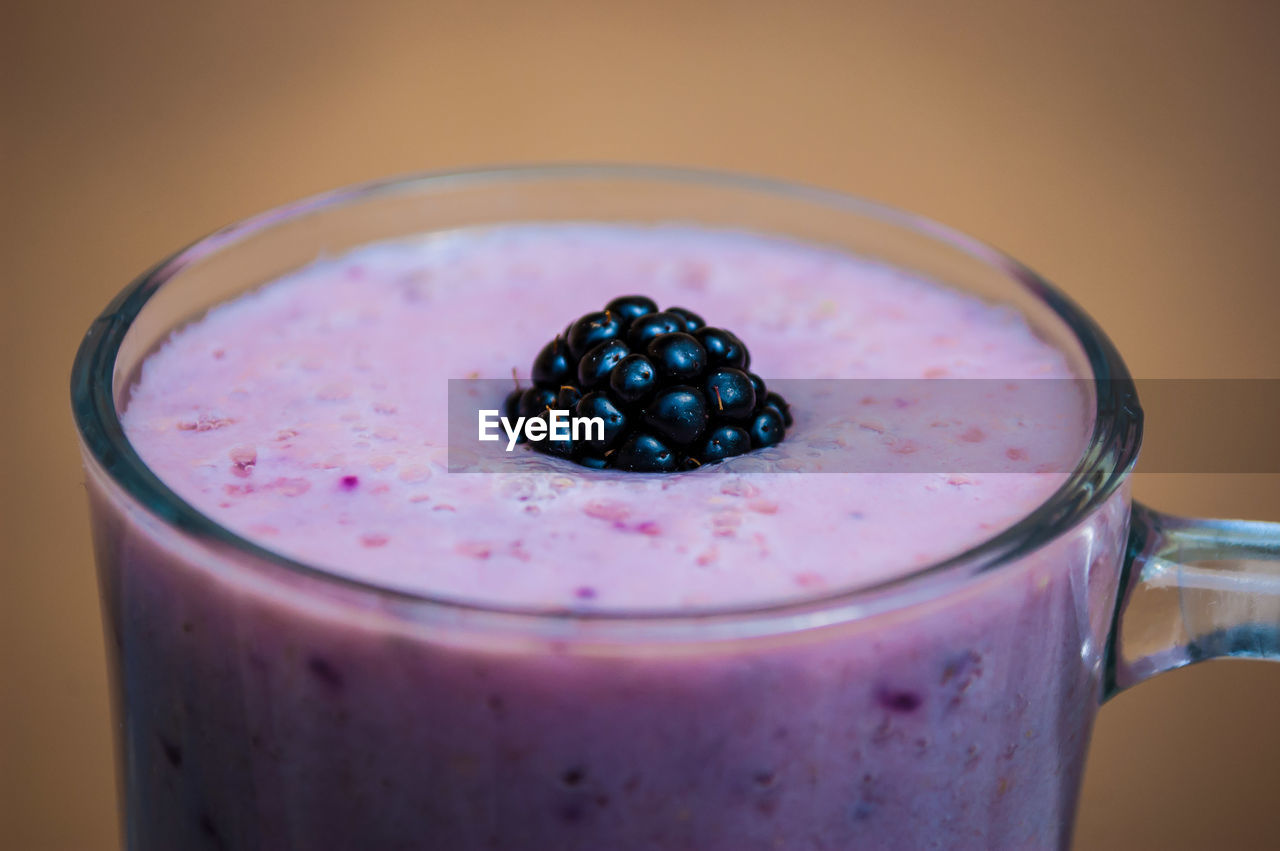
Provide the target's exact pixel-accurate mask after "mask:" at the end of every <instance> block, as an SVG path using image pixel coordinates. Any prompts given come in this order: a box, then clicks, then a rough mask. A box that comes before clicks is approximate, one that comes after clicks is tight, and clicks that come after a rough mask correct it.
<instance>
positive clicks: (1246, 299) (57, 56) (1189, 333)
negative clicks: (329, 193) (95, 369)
mask: <svg viewBox="0 0 1280 851" xmlns="http://www.w3.org/2000/svg"><path fill="white" fill-rule="evenodd" d="M3 9H4V15H3V19H0V39H3V43H0V57H3V59H2V61H3V62H4V68H3V71H2V73H0V80H3V92H4V103H3V111H2V112H0V119H2V121H3V123H2V125H0V130H2V131H3V137H2V138H0V155H2V162H3V169H2V171H0V174H3V179H4V182H3V190H2V192H3V195H2V199H3V203H0V216H2V217H3V221H2V222H0V246H2V247H3V253H2V254H0V256H2V257H3V260H4V261H5V263H4V276H3V278H0V287H2V288H3V297H4V304H3V309H2V310H0V317H2V321H3V323H4V324H3V329H0V330H2V332H3V333H2V337H0V340H2V342H0V345H2V346H3V347H4V348H3V356H4V363H6V364H9V365H10V366H9V368H8V369H7V370H6V371H5V375H4V396H3V398H4V399H5V401H6V402H7V403H8V407H7V411H6V412H5V414H4V415H3V416H2V417H0V422H2V423H3V424H2V425H0V428H2V429H3V433H2V434H0V445H2V446H3V447H4V454H3V459H4V461H3V473H4V475H3V478H2V479H0V494H3V496H0V500H2V501H3V506H2V511H0V518H2V520H3V524H4V525H3V538H2V540H3V541H4V542H5V543H4V544H3V550H2V552H3V554H4V558H3V572H2V573H0V672H2V676H3V679H0V847H5V848H14V849H23V851H25V850H26V849H59V851H61V849H100V848H101V849H110V848H114V847H115V833H114V831H115V815H114V802H113V786H112V783H113V780H112V769H111V751H110V725H109V721H108V717H107V714H106V682H105V671H104V661H103V650H102V645H101V636H100V621H99V617H98V610H97V600H96V589H95V584H94V578H93V573H92V569H91V563H90V552H89V542H88V536H87V531H86V523H85V518H84V516H83V513H84V506H83V502H82V495H81V489H80V484H79V479H80V473H79V470H78V459H77V456H76V452H75V445H74V444H75V439H74V435H73V432H72V428H71V421H70V416H69V413H68V402H67V391H66V383H67V382H66V376H67V372H68V369H69V366H70V362H71V356H72V353H73V350H74V348H75V346H76V343H77V341H78V338H79V336H80V334H81V333H82V332H83V331H84V329H85V328H86V327H87V326H88V324H89V322H90V321H91V319H92V318H93V316H94V315H95V314H96V313H97V312H98V310H99V309H100V308H101V307H103V306H104V305H105V304H106V302H107V300H108V299H109V298H110V297H111V296H112V295H113V294H114V293H115V292H116V291H117V290H119V289H120V288H121V287H122V286H123V285H124V284H126V283H127V282H128V281H129V279H130V278H131V277H132V276H133V275H134V274H135V273H137V272H139V271H140V270H142V269H143V268H144V267H145V266H147V265H148V264H149V263H150V262H152V261H154V260H156V259H158V258H159V257H160V256H161V255H163V254H165V253H167V252H169V251H170V250H172V249H174V248H176V247H178V246H179V245H181V244H183V243H185V242H187V241H189V240H191V239H193V238H195V237H197V236H199V235H201V234H203V233H205V232H207V231H209V230H211V229H213V228H215V227H217V226H219V225H221V224H224V223H226V222H229V221H231V220H234V219H238V218H240V217H243V216H245V215H248V214H250V213H253V212H256V211H258V210H260V209H262V208H265V207H269V206H272V205H276V204H279V203H281V202H284V201H287V200H290V199H293V198H295V197H299V196H303V195H307V194H310V193H313V192H316V191H319V190H322V189H325V188H329V187H333V186H337V185H340V184H345V183H348V182H352V181H357V180H363V179H367V178H371V177H375V176H380V175H384V174H389V173H396V172H404V171H410V170H419V169H429V168H440V167H445V166H458V165H465V164H482V163H494V162H506V161H525V160H576V159H593V160H598V159H606V160H641V161H649V162H660V163H680V164H694V165H706V166H714V167H720V168H727V169H737V170H746V171H752V172H759V173H764V174H768V175H773V176H778V177H785V178H791V179H796V180H801V181H807V182H811V183H817V184H821V185H824V186H829V187H834V188H838V189H843V190H848V191H851V192H855V193H859V194H863V195H868V196H871V197H874V198H877V199H881V200H884V201H888V202H890V203H893V204H896V205H899V206H902V207H907V208H910V209H913V210H917V211H920V212H922V213H925V214H927V215H929V216H932V217H934V218H937V219H940V220H942V221H944V222H947V223H949V224H952V225H954V226H957V227H959V228H961V229H962V230H965V231H968V232H970V233H972V234H974V235H977V236H979V237H981V238H983V239H986V240H988V241H990V242H993V243H995V244H996V245H999V246H1001V247H1002V248H1005V249H1006V250H1008V251H1010V252H1012V253H1013V254H1015V255H1016V256H1018V257H1020V258H1022V259H1024V260H1025V261H1027V262H1028V263H1029V264H1030V265H1031V266H1033V267H1034V268H1036V269H1038V270H1039V271H1041V272H1042V273H1044V274H1046V275H1047V276H1048V277H1049V278H1050V279H1052V280H1055V281H1057V282H1058V283H1059V284H1060V285H1061V286H1062V287H1063V288H1065V289H1066V290H1067V291H1068V292H1069V293H1071V294H1072V295H1073V296H1074V297H1076V298H1077V299H1078V300H1079V301H1080V302H1082V303H1083V304H1084V306H1085V307H1086V308H1087V309H1088V310H1090V311H1091V312H1092V313H1093V314H1094V315H1095V316H1096V317H1098V319H1099V320H1100V321H1101V322H1102V324H1103V325H1104V326H1105V327H1106V328H1108V329H1109V330H1110V332H1111V333H1112V335H1113V336H1114V338H1115V339H1116V342H1117V343H1118V344H1119V345H1120V347H1121V349H1122V350H1123V351H1124V352H1125V353H1126V355H1127V357H1128V359H1129V362H1130V364H1131V365H1132V367H1133V368H1134V370H1135V372H1137V373H1138V374H1140V375H1143V376H1148V377H1163V376H1177V377H1212V376H1238V377H1240V376H1258V377H1273V378H1277V377H1280V343H1278V342H1277V335H1276V328H1277V308H1278V307H1280V296H1277V292H1276V290H1277V285H1278V284H1280V275H1278V272H1277V270H1278V269H1280V240H1277V233H1278V232H1280V228H1278V225H1280V169H1277V168H1276V164H1275V157H1276V153H1277V152H1278V151H1280V107H1278V106H1277V105H1278V104H1280V48H1277V45H1278V44H1280V4H1276V3H1272V2H1268V0H1259V2H1225V0H1218V2H1213V0H1203V2H1172V0H1167V1H1166V2H1161V0H1151V1H1150V2H1147V3H1136V2H1084V3H1081V2H1060V3H1053V2H1035V0H1026V2H992V3H985V4H983V3H969V2H965V3H961V2H946V0H938V2H919V0H897V2H874V3H866V2H830V3H821V2H807V0H787V1H786V2H771V3H763V2H754V0H750V1H747V0H738V2H723V3H722V2H696V0H685V2H674V0H649V2H643V3H620V2H615V3H606V2H598V3H588V2H562V3H537V2H502V3H486V2H479V1H478V0H477V2H470V3H462V2H458V3H433V2H429V0H416V2H409V3H404V4H400V5H393V4H385V3H372V2H366V3H359V2H350V3H346V4H342V3H334V2H327V0H325V1H324V2H307V3H304V2H298V3H268V2H253V0H237V2H209V1H208V0H206V2H193V1H192V0H182V2H173V0H154V2H137V0H124V2H111V3H99V2H90V0H80V1H79V2H77V0H68V2H52V1H51V2H36V0H32V2H28V3H21V2H19V3H18V5H17V6H14V5H13V4H12V3H10V4H5V5H4V7H3ZM1170 419H1172V418H1170ZM1177 427H1178V423H1177V422H1176V421H1169V420H1166V421H1164V422H1155V423H1152V424H1151V429H1152V430H1159V429H1176V428H1177ZM1137 491H1138V494H1139V496H1140V497H1141V498H1143V499H1145V500H1147V501H1149V502H1152V503H1155V504H1157V505H1159V506H1160V507H1162V508H1165V509H1169V510H1173V511H1179V512H1185V513H1204V514H1215V515H1236V516H1247V517H1258V518H1268V517H1269V518H1273V519H1280V478H1277V477H1273V476H1234V477H1226V476H1199V477H1190V476H1163V477H1144V478H1143V479H1142V480H1141V481H1139V483H1138V487H1137ZM1277 707H1280V666H1269V665H1265V664H1261V663H1244V662H1236V663H1211V664H1208V665H1202V666H1199V667H1197V668H1194V669H1190V670H1186V671H1181V672H1179V673H1176V674H1173V675H1169V676H1167V677H1163V678H1161V679H1159V680H1157V681H1155V682H1153V683H1151V684H1148V685H1145V686H1143V687H1142V688H1140V689H1138V690H1137V691H1135V692H1133V693H1130V694H1126V695H1124V696H1122V697H1120V698H1118V699H1117V700H1116V701H1115V702H1114V703H1113V704H1111V705H1109V706H1107V707H1106V709H1105V710H1104V712H1103V714H1102V717H1101V720H1100V724H1099V727H1098V731H1097V736H1096V739H1095V741H1094V746H1093V751H1092V753H1091V757H1090V763H1089V773H1088V778H1087V781H1086V784H1085V792H1084V802H1083V808H1082V811H1081V815H1080V822H1079V827H1078V831H1077V833H1078V837H1077V846H1078V847H1079V848H1084V849H1092V848H1099V849H1105V848H1162V849H1179V848H1187V849H1191V848H1195V849H1199V848H1210V847H1215V848H1225V847H1231V848H1264V847H1267V846H1268V845H1270V846H1271V847H1277V846H1278V845H1280V805H1278V804H1280V720H1278V719H1280V709H1278V708H1277Z"/></svg>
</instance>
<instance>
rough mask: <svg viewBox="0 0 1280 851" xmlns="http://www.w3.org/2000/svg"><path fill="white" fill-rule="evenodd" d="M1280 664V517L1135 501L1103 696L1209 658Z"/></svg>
mask: <svg viewBox="0 0 1280 851" xmlns="http://www.w3.org/2000/svg"><path fill="white" fill-rule="evenodd" d="M1224 657H1236V658H1246V659H1273V660H1277V661H1280V523H1263V522H1254V521H1245V520H1200V519H1192V518H1184V517H1173V516H1170V515H1167V514H1161V513H1160V512H1158V511H1153V510H1151V509H1150V508H1147V507H1146V506H1144V505H1141V504H1139V503H1136V502H1135V503H1134V504H1133V511H1132V515H1131V520H1130V531H1129V549H1128V552H1127V554H1126V556H1125V563H1124V569H1123V571H1122V573H1121V577H1120V594H1119V597H1118V598H1117V601H1116V615H1115V621H1114V623H1113V625H1112V631H1111V644H1110V647H1109V651H1108V664H1107V674H1106V683H1105V690H1104V692H1103V697H1104V699H1106V698H1109V697H1111V696H1112V695H1114V694H1116V693H1117V692H1120V691H1123V690H1124V689H1127V688H1129V687H1130V686H1133V685H1136V684H1137V683H1140V682H1142V681H1143V680H1145V679H1147V678H1148V677H1151V676H1153V675H1155V674H1158V673H1160V672H1161V671H1168V670H1172V669H1173V668H1180V667H1182V666H1183V665H1190V664H1191V663H1193V662H1201V661H1204V660H1206V659H1218V658H1224Z"/></svg>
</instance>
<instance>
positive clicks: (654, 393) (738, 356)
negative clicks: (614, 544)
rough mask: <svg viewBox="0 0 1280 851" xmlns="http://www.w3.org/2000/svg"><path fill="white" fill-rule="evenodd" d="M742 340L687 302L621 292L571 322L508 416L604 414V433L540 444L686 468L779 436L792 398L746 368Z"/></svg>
mask: <svg viewBox="0 0 1280 851" xmlns="http://www.w3.org/2000/svg"><path fill="white" fill-rule="evenodd" d="M750 366H751V353H750V352H749V351H748V350H747V347H746V345H745V344H744V343H743V342H742V340H740V339H738V337H737V336H735V335H734V334H733V333H732V332H730V331H727V330H725V329H723V328H714V327H710V326H708V325H707V324H706V322H705V321H703V319H702V317H701V316H699V315H698V314H696V313H694V312H693V311H691V310H688V309H687V308H683V307H669V308H667V309H666V310H665V311H659V310H658V305H657V304H656V303H655V302H654V301H653V300H652V299H650V298H647V297H646V296H640V295H627V296H620V297H618V298H615V299H614V300H613V301H611V302H609V304H608V305H606V306H605V308H604V310H602V311H600V312H598V313H588V314H586V315H585V316H582V317H580V318H578V319H577V320H575V321H574V322H571V323H569V326H568V327H567V328H566V329H565V330H564V331H563V332H562V333H560V334H558V335H557V336H556V337H555V339H553V340H552V341H551V342H550V343H548V344H547V345H546V346H545V347H543V349H542V351H540V352H539V353H538V356H537V357H536V358H535V359H534V362H533V369H532V370H531V374H532V377H533V387H529V388H525V389H523V390H519V389H518V390H516V391H513V392H512V393H511V394H510V395H509V396H508V397H507V399H506V401H505V402H504V403H503V413H504V415H507V416H512V415H519V416H525V417H537V416H542V417H546V416H548V415H547V413H546V412H547V411H548V410H549V409H550V408H553V407H554V408H556V409H557V410H571V411H572V412H573V416H575V417H587V418H593V417H599V418H600V419H601V420H603V422H604V434H603V435H602V436H600V435H596V434H594V433H591V434H583V435H582V436H576V435H575V437H574V439H570V440H559V441H552V440H535V441H531V442H530V445H531V447H532V448H533V449H536V450H537V451H539V452H543V453H546V454H548V455H554V456H557V457H561V458H568V459H570V460H573V461H575V462H577V463H579V464H581V465H583V466H585V467H590V468H593V469H606V468H613V469H618V470H627V471H632V472H643V473H667V472H676V471H678V470H689V469H693V468H696V467H699V466H702V465H704V464H713V463H715V462H717V461H723V460H725V459H726V458H732V457H734V456H735V455H742V454H744V453H746V452H749V451H751V450H752V449H763V448H765V447H768V446H773V445H775V444H777V443H778V441H780V440H782V439H783V437H784V436H785V434H786V429H787V428H788V427H789V426H790V425H791V422H792V419H791V408H790V407H789V406H788V405H787V403H786V401H785V400H784V399H783V398H782V397H781V396H779V395H778V394H777V393H774V392H770V391H768V390H767V389H766V387H765V383H764V381H763V380H762V379H761V378H760V377H759V376H758V375H756V374H755V373H753V372H749V371H748V370H749V368H750Z"/></svg>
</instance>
